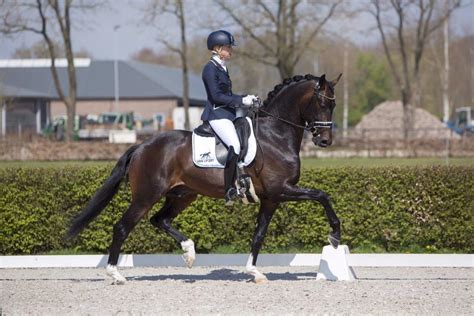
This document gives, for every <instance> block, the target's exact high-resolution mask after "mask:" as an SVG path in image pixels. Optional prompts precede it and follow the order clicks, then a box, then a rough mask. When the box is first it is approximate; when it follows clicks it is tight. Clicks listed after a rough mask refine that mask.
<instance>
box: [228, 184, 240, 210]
mask: <svg viewBox="0 0 474 316" xmlns="http://www.w3.org/2000/svg"><path fill="white" fill-rule="evenodd" d="M238 198H239V192H238V191H237V189H236V188H234V187H231V188H229V190H227V192H226V193H225V205H226V206H232V205H233V204H234V202H235V201H236V200H237V199H238Z"/></svg>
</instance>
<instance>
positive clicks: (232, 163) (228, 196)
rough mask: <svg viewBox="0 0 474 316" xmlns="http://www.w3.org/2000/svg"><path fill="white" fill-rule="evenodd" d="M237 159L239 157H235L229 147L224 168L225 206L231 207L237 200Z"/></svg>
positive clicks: (232, 149)
mask: <svg viewBox="0 0 474 316" xmlns="http://www.w3.org/2000/svg"><path fill="white" fill-rule="evenodd" d="M238 159H239V155H237V154H236V153H235V152H234V148H233V147H232V146H230V148H229V153H228V154H227V160H226V163H225V168H224V188H225V205H227V206H230V205H232V204H233V203H234V200H236V199H237V198H238V192H237V189H236V188H235V179H236V174H237V172H236V170H237V161H238Z"/></svg>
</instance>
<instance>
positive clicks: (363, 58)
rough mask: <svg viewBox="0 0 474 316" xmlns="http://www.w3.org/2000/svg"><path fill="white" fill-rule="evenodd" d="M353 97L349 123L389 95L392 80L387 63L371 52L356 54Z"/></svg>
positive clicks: (357, 119) (356, 120) (352, 123)
mask: <svg viewBox="0 0 474 316" xmlns="http://www.w3.org/2000/svg"><path fill="white" fill-rule="evenodd" d="M356 65H357V69H356V71H357V75H356V76H354V77H355V91H354V97H353V98H354V99H353V101H352V102H351V104H353V105H354V106H353V107H351V115H350V117H349V123H350V125H355V124H356V123H357V122H359V121H360V119H361V118H362V116H363V115H365V114H367V113H369V112H370V111H372V109H373V108H374V107H375V106H376V105H378V104H379V103H381V102H383V101H386V100H387V99H389V98H390V96H391V86H392V82H391V80H390V71H389V70H388V69H387V65H386V64H385V63H384V62H383V61H381V60H380V58H379V57H377V56H375V55H374V54H373V53H360V54H359V55H358V56H357V62H356Z"/></svg>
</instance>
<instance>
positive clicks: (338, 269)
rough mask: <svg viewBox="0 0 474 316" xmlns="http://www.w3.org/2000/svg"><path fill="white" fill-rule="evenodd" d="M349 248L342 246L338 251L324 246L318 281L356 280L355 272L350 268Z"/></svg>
mask: <svg viewBox="0 0 474 316" xmlns="http://www.w3.org/2000/svg"><path fill="white" fill-rule="evenodd" d="M348 255H349V248H348V247H347V246H346V245H340V246H339V247H337V249H334V247H332V246H324V248H323V254H322V256H321V261H320V262H319V270H318V274H317V276H316V280H329V281H353V280H354V279H356V276H355V274H354V271H353V270H352V268H350V267H349V264H348V261H349V260H348V257H349V256H348Z"/></svg>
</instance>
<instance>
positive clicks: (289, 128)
mask: <svg viewBox="0 0 474 316" xmlns="http://www.w3.org/2000/svg"><path fill="white" fill-rule="evenodd" d="M272 114H273V115H275V116H276V117H278V118H282V119H285V120H287V121H290V122H292V123H294V124H298V125H300V124H302V123H301V122H299V121H296V120H294V122H293V121H291V120H290V119H291V118H290V117H288V116H286V117H285V116H284V117H280V116H277V114H276V113H272ZM303 134H304V130H303V129H302V128H299V127H296V126H293V125H291V124H289V123H286V122H284V121H280V120H278V119H277V118H275V117H272V116H264V117H259V119H258V131H257V135H258V138H259V140H261V141H263V142H265V143H268V144H269V145H271V147H272V148H275V149H278V150H279V151H280V152H281V153H282V154H287V155H288V156H291V155H293V156H295V157H299V152H300V148H301V143H302V141H303Z"/></svg>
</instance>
